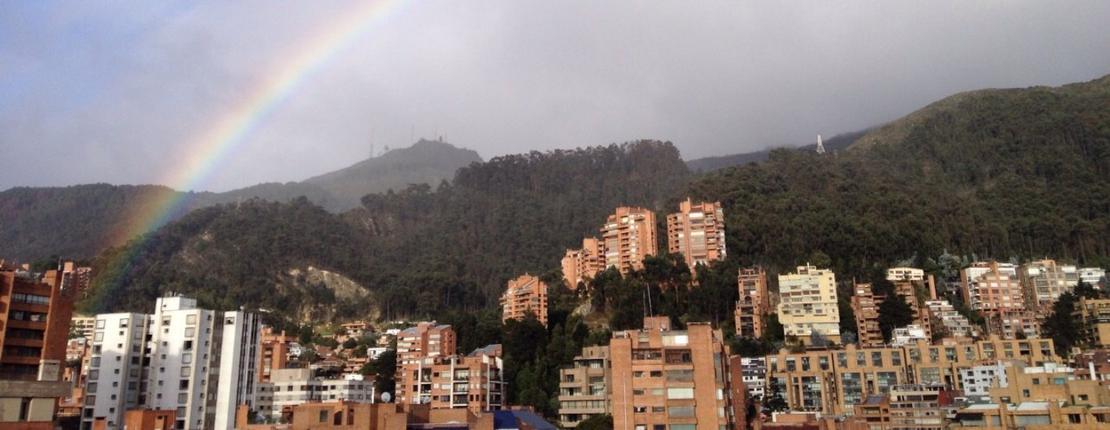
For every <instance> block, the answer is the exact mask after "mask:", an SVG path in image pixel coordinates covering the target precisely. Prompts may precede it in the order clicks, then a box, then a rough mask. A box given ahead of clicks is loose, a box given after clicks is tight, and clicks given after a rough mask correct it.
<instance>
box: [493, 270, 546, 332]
mask: <svg viewBox="0 0 1110 430" xmlns="http://www.w3.org/2000/svg"><path fill="white" fill-rule="evenodd" d="M528 314H532V315H534V316H535V317H536V319H537V320H539V322H540V324H543V326H544V327H547V284H545V283H543V282H541V281H540V278H537V277H535V276H532V275H529V274H527V273H526V274H524V275H521V276H519V277H517V278H516V279H512V280H510V281H509V284H508V285H507V286H506V288H505V292H504V293H503V294H502V295H501V320H502V321H508V320H523V319H524V318H525V317H527V316H528Z"/></svg>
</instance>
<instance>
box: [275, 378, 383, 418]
mask: <svg viewBox="0 0 1110 430" xmlns="http://www.w3.org/2000/svg"><path fill="white" fill-rule="evenodd" d="M258 392H259V394H258V399H257V401H256V408H257V410H258V412H260V413H262V414H263V415H266V416H269V417H272V418H274V419H277V418H280V417H282V416H283V415H284V416H288V415H290V414H291V413H292V410H293V407H295V406H298V405H302V404H305V403H313V402H323V403H335V402H342V401H351V402H358V403H373V402H374V399H375V393H374V384H373V382H372V381H363V380H362V379H361V378H342V379H326V378H319V377H316V376H315V375H314V372H313V371H312V369H275V370H274V371H273V372H272V373H271V377H270V382H268V383H260V384H258Z"/></svg>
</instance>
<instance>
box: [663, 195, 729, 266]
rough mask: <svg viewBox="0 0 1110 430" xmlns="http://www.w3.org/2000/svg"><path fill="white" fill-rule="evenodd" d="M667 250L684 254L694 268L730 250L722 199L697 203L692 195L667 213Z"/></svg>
mask: <svg viewBox="0 0 1110 430" xmlns="http://www.w3.org/2000/svg"><path fill="white" fill-rule="evenodd" d="M667 250H668V251H669V252H670V253H671V254H682V256H683V258H684V259H685V260H686V265H687V266H690V270H691V271H692V270H694V267H696V266H697V265H698V264H705V265H708V264H709V263H710V262H713V261H718V260H723V259H724V258H725V256H726V255H727V251H726V249H725V213H724V210H723V209H722V208H721V203H720V202H712V203H709V202H701V203H697V204H695V203H693V201H691V200H690V199H689V198H687V199H686V200H685V201H683V202H682V203H679V206H678V212H675V213H672V214H670V215H667Z"/></svg>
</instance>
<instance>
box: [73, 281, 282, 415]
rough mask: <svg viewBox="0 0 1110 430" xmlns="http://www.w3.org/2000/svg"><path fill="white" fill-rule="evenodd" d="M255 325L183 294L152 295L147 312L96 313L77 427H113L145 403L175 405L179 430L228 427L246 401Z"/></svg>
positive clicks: (250, 392) (249, 317) (250, 393)
mask: <svg viewBox="0 0 1110 430" xmlns="http://www.w3.org/2000/svg"><path fill="white" fill-rule="evenodd" d="M259 325H260V324H259V321H258V319H257V318H256V317H255V316H254V315H253V314H250V313H247V312H242V311H234V312H218V311H212V310H206V309H199V308H197V304H196V300H194V299H190V298H185V297H163V298H160V299H158V300H157V301H156V303H155V313H154V314H152V315H145V314H134V313H119V314H101V315H97V316H96V326H95V333H94V335H93V345H92V356H91V358H90V360H89V374H88V377H87V378H86V383H85V392H86V395H85V408H84V411H83V413H82V422H81V427H82V429H90V428H92V427H93V425H94V422H97V421H102V422H103V423H104V425H105V427H106V428H108V429H117V428H120V427H119V426H120V425H121V424H122V423H123V414H124V412H126V411H128V410H131V409H138V408H146V409H157V410H166V409H170V410H174V411H175V416H174V418H175V420H176V422H175V428H178V429H220V430H230V429H231V428H232V427H233V425H234V415H235V407H236V406H238V405H240V404H246V405H248V406H253V402H254V388H255V387H254V385H255V371H256V369H257V363H258V361H257V360H258V352H257V350H258V343H259V331H260V330H259Z"/></svg>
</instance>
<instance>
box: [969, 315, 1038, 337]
mask: <svg viewBox="0 0 1110 430" xmlns="http://www.w3.org/2000/svg"><path fill="white" fill-rule="evenodd" d="M983 318H985V319H986V321H987V334H996V335H998V336H1000V337H1002V338H1004V339H1015V338H1020V337H1024V338H1035V337H1041V322H1040V318H1039V317H1038V314H1037V313H1036V312H1033V311H1029V310H1001V311H995V312H989V313H986V314H985V315H983Z"/></svg>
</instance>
